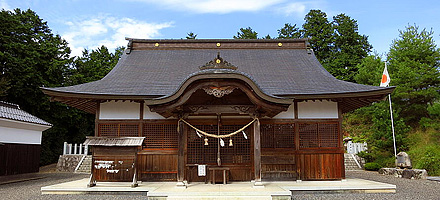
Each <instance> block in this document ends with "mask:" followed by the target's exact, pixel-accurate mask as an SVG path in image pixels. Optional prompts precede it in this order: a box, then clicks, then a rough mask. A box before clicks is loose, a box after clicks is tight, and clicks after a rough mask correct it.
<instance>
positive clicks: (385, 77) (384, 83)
mask: <svg viewBox="0 0 440 200" xmlns="http://www.w3.org/2000/svg"><path fill="white" fill-rule="evenodd" d="M390 80H391V79H390V75H389V74H388V69H387V61H385V69H384V70H383V74H382V80H381V82H380V87H388V86H389V84H390ZM388 100H389V102H390V116H391V131H392V132H393V146H394V157H396V158H397V150H396V134H395V133H394V119H393V107H392V106H391V94H388Z"/></svg>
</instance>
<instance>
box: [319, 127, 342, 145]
mask: <svg viewBox="0 0 440 200" xmlns="http://www.w3.org/2000/svg"><path fill="white" fill-rule="evenodd" d="M318 131H319V141H320V143H321V147H338V146H339V134H338V124H319V129H318Z"/></svg>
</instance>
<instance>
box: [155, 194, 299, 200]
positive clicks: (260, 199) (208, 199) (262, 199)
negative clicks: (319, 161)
mask: <svg viewBox="0 0 440 200" xmlns="http://www.w3.org/2000/svg"><path fill="white" fill-rule="evenodd" d="M148 199H155V200H181V199H182V200H190V199H191V200H202V199H203V200H227V199H234V200H272V199H276V200H284V199H285V200H290V199H291V197H290V196H285V197H284V198H283V197H281V196H278V197H275V198H273V197H272V196H270V195H267V196H252V195H249V196H168V197H156V198H155V197H148Z"/></svg>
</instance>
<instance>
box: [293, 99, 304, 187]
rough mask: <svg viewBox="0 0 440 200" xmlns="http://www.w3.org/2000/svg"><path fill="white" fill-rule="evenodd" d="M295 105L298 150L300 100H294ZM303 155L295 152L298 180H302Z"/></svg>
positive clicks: (295, 138)
mask: <svg viewBox="0 0 440 200" xmlns="http://www.w3.org/2000/svg"><path fill="white" fill-rule="evenodd" d="M293 105H294V108H295V110H294V113H295V137H294V140H295V150H296V151H298V150H299V147H300V145H301V144H300V142H299V123H298V101H295V102H293ZM301 157H302V156H301V155H300V154H298V153H295V165H296V181H301V180H302V175H301V170H302V169H301V164H300V163H301V162H302V161H301Z"/></svg>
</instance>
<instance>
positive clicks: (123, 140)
mask: <svg viewBox="0 0 440 200" xmlns="http://www.w3.org/2000/svg"><path fill="white" fill-rule="evenodd" d="M144 139H145V137H87V139H86V141H85V142H84V145H89V146H121V147H126V146H141V145H142V142H143V141H144Z"/></svg>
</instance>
